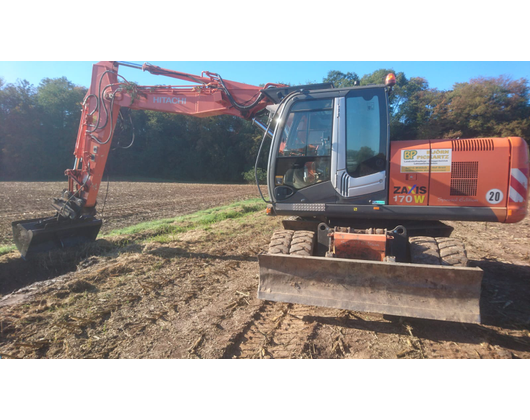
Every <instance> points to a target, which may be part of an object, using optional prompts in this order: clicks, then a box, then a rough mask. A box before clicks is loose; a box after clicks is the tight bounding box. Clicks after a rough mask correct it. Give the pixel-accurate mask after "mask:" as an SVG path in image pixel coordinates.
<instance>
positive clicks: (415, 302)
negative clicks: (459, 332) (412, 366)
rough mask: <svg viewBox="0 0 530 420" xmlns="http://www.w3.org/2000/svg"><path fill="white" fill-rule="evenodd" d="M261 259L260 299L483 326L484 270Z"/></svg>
mask: <svg viewBox="0 0 530 420" xmlns="http://www.w3.org/2000/svg"><path fill="white" fill-rule="evenodd" d="M258 258H259V266H260V283H259V289H258V298H259V299H265V300H273V301H277V302H289V303H301V304H305V305H315V306H325V307H331V308H338V309H347V310H352V311H361V312H376V313H382V314H388V315H397V316H408V317H415V318H426V319H438V320H444V321H456V322H466V323H480V310H479V299H480V288H481V283H482V274H483V272H482V270H481V269H480V268H467V267H446V266H435V265H424V264H403V263H390V262H378V261H364V260H349V259H342V258H323V257H301V256H292V255H277V254H276V255H269V254H264V255H260V256H259V257H258Z"/></svg>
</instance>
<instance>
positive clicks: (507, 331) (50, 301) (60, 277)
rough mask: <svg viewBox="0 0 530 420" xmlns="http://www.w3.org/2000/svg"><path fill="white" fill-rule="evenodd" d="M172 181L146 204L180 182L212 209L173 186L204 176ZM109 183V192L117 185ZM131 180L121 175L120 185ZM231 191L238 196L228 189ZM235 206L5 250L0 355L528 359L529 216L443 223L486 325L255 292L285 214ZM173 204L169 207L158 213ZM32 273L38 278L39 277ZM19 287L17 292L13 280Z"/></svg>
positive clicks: (242, 190)
mask: <svg viewBox="0 0 530 420" xmlns="http://www.w3.org/2000/svg"><path fill="white" fill-rule="evenodd" d="M134 185H135V186H136V184H134ZM171 185H173V184H167V185H166V184H154V185H153V186H152V188H151V190H152V191H157V193H156V194H153V195H145V196H143V197H142V202H143V203H145V204H143V206H149V205H151V206H153V207H156V208H158V203H161V204H160V206H161V207H160V208H161V210H160V211H166V209H167V211H168V212H169V211H170V207H171V206H170V205H169V204H168V205H167V206H166V204H167V203H165V202H162V201H161V200H160V194H162V195H166V196H167V194H170V193H171V192H172V191H179V192H180V200H181V201H179V198H177V197H175V198H172V199H174V201H173V206H174V208H175V209H176V208H177V206H180V205H181V203H182V202H184V203H187V204H185V205H183V207H182V208H186V209H188V210H187V211H194V209H193V208H191V207H192V206H193V203H198V202H200V203H201V205H204V206H209V205H208V203H209V201H208V200H207V199H206V196H202V195H201V196H200V197H201V198H200V199H197V198H193V197H190V196H189V195H188V196H186V194H185V193H184V192H183V191H184V190H179V188H181V187H183V188H189V190H188V194H191V195H195V194H199V192H200V191H206V190H205V189H204V186H190V185H188V186H186V185H181V186H178V185H173V186H171ZM110 188H111V189H110V191H113V190H112V188H113V184H111V186H110ZM129 188H131V185H130V184H129V185H126V184H124V189H125V190H127V189H129ZM159 188H160V189H159ZM171 188H175V189H174V190H171ZM209 188H210V187H209ZM211 188H212V190H211V192H209V193H208V194H207V195H208V196H214V195H215V197H217V200H218V202H217V203H216V204H219V203H221V201H222V202H224V203H226V202H227V201H235V200H237V199H240V198H244V197H245V196H246V195H245V194H247V195H248V196H250V195H253V196H256V193H255V190H254V189H255V187H253V186H226V185H224V186H217V185H216V186H211ZM224 188H226V189H225V190H223V189H224ZM135 191H138V190H137V189H136V188H135ZM207 191H210V190H207ZM222 191H225V192H226V193H223V192H222ZM228 191H232V193H233V194H234V195H233V196H228V195H227V194H228V193H227V192H228ZM215 192H217V193H215ZM110 194H111V193H110V192H109V199H110V197H111V195H110ZM216 194H217V195H216ZM237 194H241V195H239V196H237ZM122 196H123V195H122ZM139 197H141V196H139ZM149 197H152V200H151V201H150V200H149ZM224 198H225V199H226V200H224ZM41 199H42V198H41ZM109 199H108V201H107V206H109V203H110V202H111V201H109ZM116 199H117V197H114V200H116ZM111 208H112V207H111V206H110V207H109V208H108V211H109V212H108V213H107V208H106V210H105V213H106V214H105V219H107V218H108V221H109V222H110V223H113V221H112V218H111V214H113V213H112V210H111ZM144 208H145V207H144ZM143 210H144V209H142V210H140V209H138V211H143ZM151 210H152V209H151ZM197 210H198V208H197ZM239 210H240V211H241V216H240V217H238V218H233V219H228V220H223V221H221V222H217V223H215V224H212V225H209V226H208V227H198V226H196V227H194V226H191V228H190V229H189V230H187V231H185V232H183V233H178V234H175V235H173V236H171V237H170V238H165V239H163V240H161V239H155V238H156V236H155V235H154V234H150V233H149V232H146V233H142V234H136V235H127V236H125V235H124V236H117V237H109V238H106V239H104V240H98V241H97V242H96V243H95V244H94V245H93V246H92V247H88V248H87V249H84V250H82V251H76V252H74V251H72V252H68V253H66V254H64V253H63V254H60V255H58V256H57V255H55V256H54V255H49V256H47V257H45V258H44V257H43V258H42V259H39V260H36V261H33V262H31V263H27V262H23V261H21V260H20V258H18V256H17V254H16V253H14V252H13V253H10V254H6V255H4V256H1V257H0V295H4V297H3V298H2V299H0V354H1V355H2V357H16V358H181V359H182V358H325V359H330V358H344V359H350V358H357V359H358V358H362V359H368V358H385V359H391V358H431V359H433V358H434V359H440V358H446V359H447V358H452V359H460V358H463V359H478V358H487V359H506V358H524V359H528V358H530V288H529V282H530V245H529V243H528V237H529V232H530V223H529V221H528V219H527V220H525V221H523V222H521V223H519V224H516V225H501V224H492V223H487V224H486V223H469V222H454V223H450V224H452V225H453V226H455V233H454V235H455V236H457V237H462V238H463V239H464V240H465V241H466V244H467V250H468V256H469V258H470V260H471V264H472V265H475V266H479V267H481V268H482V269H483V270H484V281H483V289H482V296H481V313H482V319H483V322H482V324H481V325H471V324H460V323H445V322H440V321H429V320H420V319H412V318H397V317H388V316H383V315H379V314H371V313H361V312H352V311H342V310H335V309H327V308H317V307H309V306H302V305H293V304H283V303H273V302H266V301H260V300H258V299H257V297H256V291H257V285H258V263H257V258H256V257H257V254H259V253H260V252H264V251H266V250H267V248H268V242H269V239H270V236H271V234H272V232H273V231H274V230H276V229H279V228H280V226H281V220H280V218H270V217H267V216H265V215H264V212H263V211H258V212H254V211H252V212H248V213H245V212H244V209H239ZM122 211H123V213H125V212H126V210H122ZM114 214H116V217H117V218H118V219H120V220H119V223H123V224H127V220H130V221H131V224H134V223H137V222H138V221H141V220H145V219H142V218H148V217H150V214H148V213H143V214H141V215H140V214H139V213H138V212H136V213H135V214H134V215H133V216H131V219H128V218H127V217H122V218H120V217H119V216H120V212H119V210H116V213H114ZM128 214H129V213H128ZM160 214H162V213H160ZM170 215H176V214H166V213H164V216H155V217H154V218H160V217H167V216H170ZM2 217H3V218H5V215H2ZM33 217H34V216H33ZM137 217H138V218H137ZM2 220H3V219H2ZM2 223H4V222H2ZM110 223H109V224H110ZM115 227H116V225H115ZM108 229H109V228H108V227H107V230H108ZM37 280H39V281H41V282H40V283H34V282H35V281H37ZM22 286H26V288H25V290H17V289H18V288H19V287H22Z"/></svg>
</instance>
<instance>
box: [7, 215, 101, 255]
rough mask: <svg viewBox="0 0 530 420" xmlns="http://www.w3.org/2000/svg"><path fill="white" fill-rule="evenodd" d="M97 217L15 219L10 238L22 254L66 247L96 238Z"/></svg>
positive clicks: (98, 221) (97, 231) (99, 221)
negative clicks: (11, 237)
mask: <svg viewBox="0 0 530 420" xmlns="http://www.w3.org/2000/svg"><path fill="white" fill-rule="evenodd" d="M101 224H102V222H101V220H99V219H95V218H90V219H81V220H64V219H62V220H57V219H56V218H55V217H50V218H46V219H31V220H19V221H17V222H13V223H12V224H11V225H12V227H13V239H14V241H15V245H16V246H17V248H18V250H19V251H20V254H21V255H22V258H24V259H26V258H28V257H31V256H32V255H35V254H38V253H42V252H48V251H51V250H54V249H61V248H68V247H71V246H75V245H80V244H83V243H86V242H92V241H94V240H96V237H97V236H98V233H99V229H100V228H101Z"/></svg>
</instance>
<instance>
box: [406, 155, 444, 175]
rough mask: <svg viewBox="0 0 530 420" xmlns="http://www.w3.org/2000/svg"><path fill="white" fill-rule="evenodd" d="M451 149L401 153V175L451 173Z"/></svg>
mask: <svg viewBox="0 0 530 420" xmlns="http://www.w3.org/2000/svg"><path fill="white" fill-rule="evenodd" d="M451 152H452V150H451V149H432V150H429V149H413V150H402V151H401V173H420V172H429V167H430V171H431V172H451Z"/></svg>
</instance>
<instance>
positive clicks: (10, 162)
mask: <svg viewBox="0 0 530 420" xmlns="http://www.w3.org/2000/svg"><path fill="white" fill-rule="evenodd" d="M41 122H42V114H41V110H40V108H39V107H38V104H37V101H36V90H35V87H34V86H33V85H31V84H30V83H29V82H28V81H27V80H22V81H20V80H19V81H17V83H16V84H11V83H10V84H7V85H5V86H2V87H1V89H0V178H1V179H35V176H36V175H37V177H38V175H39V174H38V173H36V172H38V168H39V165H41V164H43V163H44V162H45V160H46V155H45V147H44V145H43V143H42V141H41V138H40V131H41Z"/></svg>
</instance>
